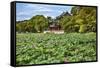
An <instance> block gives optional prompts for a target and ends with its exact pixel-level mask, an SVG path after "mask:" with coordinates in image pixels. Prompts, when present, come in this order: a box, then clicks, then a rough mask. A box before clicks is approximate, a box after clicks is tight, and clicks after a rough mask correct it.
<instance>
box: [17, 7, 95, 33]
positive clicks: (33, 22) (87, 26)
mask: <svg viewBox="0 0 100 68" xmlns="http://www.w3.org/2000/svg"><path fill="white" fill-rule="evenodd" d="M52 23H56V24H59V25H60V26H61V28H62V29H63V30H64V31H65V32H81V33H84V32H96V7H82V6H81V7H80V6H74V7H72V9H71V13H68V12H67V11H66V12H62V14H61V15H59V16H57V17H56V18H55V19H53V18H52V17H45V16H43V15H36V16H33V17H32V18H31V19H29V20H25V21H17V24H16V31H17V32H43V31H44V30H47V29H48V26H49V25H50V24H52Z"/></svg>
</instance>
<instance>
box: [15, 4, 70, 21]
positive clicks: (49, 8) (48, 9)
mask: <svg viewBox="0 0 100 68" xmlns="http://www.w3.org/2000/svg"><path fill="white" fill-rule="evenodd" d="M71 8H72V6H62V5H47V4H45V5H44V4H29V3H17V4H16V21H22V20H28V19H30V18H32V17H33V16H35V15H44V16H45V17H47V16H51V17H52V18H55V17H57V16H59V15H60V14H61V13H63V12H66V11H68V12H69V13H70V11H71Z"/></svg>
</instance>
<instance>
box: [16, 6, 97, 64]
mask: <svg viewBox="0 0 100 68" xmlns="http://www.w3.org/2000/svg"><path fill="white" fill-rule="evenodd" d="M50 24H57V25H60V27H61V29H60V30H64V33H63V34H53V33H46V34H45V33H43V31H44V30H48V28H49V26H50ZM96 24H97V23H96V7H82V6H81V7H80V6H74V7H72V9H71V13H69V12H67V11H66V12H62V14H61V15H59V16H57V17H56V18H55V19H53V18H52V17H50V16H48V17H45V16H43V15H36V16H33V17H32V18H30V19H29V20H24V21H17V22H16V64H17V65H29V64H49V63H67V62H80V61H95V60H96Z"/></svg>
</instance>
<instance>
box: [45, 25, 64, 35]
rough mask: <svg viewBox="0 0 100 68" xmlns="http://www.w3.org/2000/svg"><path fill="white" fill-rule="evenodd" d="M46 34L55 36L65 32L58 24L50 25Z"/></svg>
mask: <svg viewBox="0 0 100 68" xmlns="http://www.w3.org/2000/svg"><path fill="white" fill-rule="evenodd" d="M44 33H54V34H63V33H64V30H62V29H61V26H60V25H57V24H50V25H49V27H48V30H47V31H44Z"/></svg>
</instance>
